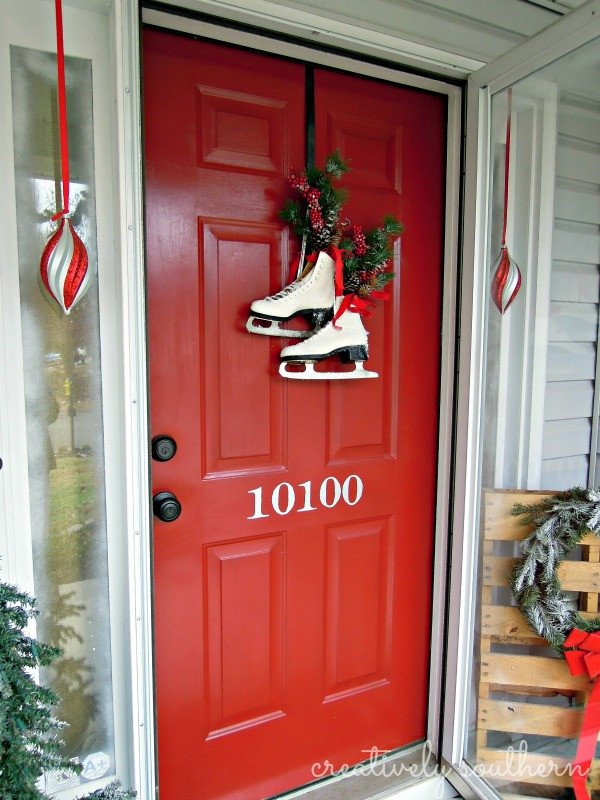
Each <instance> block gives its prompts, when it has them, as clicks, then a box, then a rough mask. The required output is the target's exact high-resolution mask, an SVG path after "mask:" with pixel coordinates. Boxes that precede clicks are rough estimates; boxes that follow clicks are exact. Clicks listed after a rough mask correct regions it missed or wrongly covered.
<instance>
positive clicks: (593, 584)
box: [477, 491, 600, 800]
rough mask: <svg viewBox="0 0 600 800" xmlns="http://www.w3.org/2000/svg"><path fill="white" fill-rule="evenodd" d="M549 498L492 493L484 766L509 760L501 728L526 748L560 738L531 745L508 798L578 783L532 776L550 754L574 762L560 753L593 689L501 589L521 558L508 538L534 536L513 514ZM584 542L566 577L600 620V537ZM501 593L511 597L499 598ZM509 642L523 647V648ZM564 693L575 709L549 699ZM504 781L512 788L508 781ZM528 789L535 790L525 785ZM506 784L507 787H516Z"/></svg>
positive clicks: (482, 696) (481, 711)
mask: <svg viewBox="0 0 600 800" xmlns="http://www.w3.org/2000/svg"><path fill="white" fill-rule="evenodd" d="M545 496H548V493H543V492H505V491H485V492H484V501H483V502H484V507H483V519H484V539H483V560H482V577H483V586H482V597H481V632H480V633H481V636H480V639H481V659H480V674H479V681H478V709H477V763H478V764H482V765H488V766H489V765H500V766H502V765H504V764H505V763H506V754H505V752H504V750H503V747H505V746H506V744H503V745H500V746H498V747H494V746H493V744H492V742H491V741H490V740H491V739H493V738H494V737H496V738H498V737H497V732H503V733H505V734H506V735H507V737H506V738H509V737H510V738H512V739H514V740H515V741H514V742H513V746H514V747H518V743H519V741H520V740H525V741H527V740H528V737H532V736H539V735H543V736H547V737H554V739H555V742H552V743H551V744H550V746H548V747H545V749H544V753H540V752H539V751H538V752H532V751H531V749H530V750H529V752H528V753H527V755H526V756H525V757H523V758H520V759H519V762H520V763H521V764H523V765H524V766H525V768H526V769H525V770H524V771H523V773H525V774H523V773H522V774H521V777H519V779H518V784H519V787H520V788H519V789H512V791H513V794H510V793H507V794H506V795H505V797H506V798H507V800H509V798H511V797H519V796H534V797H547V796H552V797H556V796H557V795H556V793H555V792H556V789H555V790H554V793H553V791H552V790H551V789H550V788H549V787H556V788H558V787H570V786H571V785H572V784H571V777H570V775H568V774H565V775H562V776H561V775H557V774H555V772H554V771H552V772H551V774H549V775H547V776H545V777H544V778H540V777H538V776H536V775H535V774H532V773H535V771H536V768H537V767H543V766H548V764H549V761H550V759H552V762H553V763H554V764H556V765H557V766H558V768H560V767H565V766H567V765H568V759H566V758H564V757H561V756H560V752H561V747H560V745H561V742H562V743H563V744H564V741H565V739H574V738H575V739H576V738H577V736H578V734H579V729H580V726H581V719H582V710H581V703H583V701H584V700H585V699H586V692H588V691H589V689H590V682H589V680H588V679H587V678H585V677H577V678H574V677H572V676H571V674H570V672H569V669H568V667H567V664H566V661H565V660H564V659H562V658H557V657H556V656H554V655H553V654H551V653H550V654H549V653H548V646H547V644H546V642H545V641H544V640H543V639H541V638H540V637H538V636H537V635H536V634H535V633H534V632H533V631H532V630H531V629H530V628H529V626H528V624H527V622H526V621H525V619H524V618H523V616H522V614H521V612H520V611H519V610H518V609H517V608H514V607H511V606H510V605H509V602H510V601H509V599H508V598H509V595H508V593H507V592H503V593H499V592H498V591H496V590H497V589H506V588H507V587H508V575H509V573H510V570H511V569H512V567H513V565H514V563H515V561H516V558H513V557H510V556H509V555H507V554H506V550H507V549H508V548H507V546H506V544H504V545H503V544H502V543H506V542H509V543H514V542H516V541H519V540H521V539H523V538H524V537H525V535H526V534H527V529H526V528H524V527H523V525H522V524H521V521H520V518H519V517H514V516H512V515H511V513H510V510H511V508H512V507H513V505H514V504H515V503H525V504H528V503H536V502H538V501H539V500H541V499H542V498H543V497H545ZM582 545H583V546H582V559H581V560H580V561H569V562H568V563H566V562H565V563H563V564H562V565H561V567H560V570H559V575H560V580H561V582H562V585H563V587H564V588H565V589H566V590H569V591H576V592H579V593H580V598H581V599H580V609H581V611H582V616H590V617H595V616H597V615H598V597H599V594H600V540H598V538H597V537H595V536H593V535H591V534H590V535H589V536H587V537H586V538H585V539H584V540H583V543H582ZM499 594H505V595H506V597H505V598H502V601H499V600H498V599H497V598H498V595H499ZM504 645H519V646H520V647H519V648H517V649H516V650H515V648H507V647H503V646H504ZM559 696H562V697H565V698H569V701H570V703H571V704H572V706H573V707H570V706H566V705H563V706H562V707H561V706H557V705H551V704H550V705H549V704H548V700H547V698H549V697H559ZM544 700H545V702H544ZM575 705H577V706H578V707H574V706H575ZM547 741H551V740H547ZM554 744H555V745H556V747H554ZM554 753H558V754H559V755H555V754H554ZM513 780H515V779H513ZM494 782H495V781H494ZM503 783H504V785H506V779H505V780H504V781H503ZM524 786H529V787H530V788H529V789H527V790H525V789H524V788H523V787H524ZM588 786H589V789H590V791H591V790H598V789H600V759H597V760H596V761H594V763H593V766H592V772H591V781H590V783H589V784H588ZM506 788H507V792H510V791H511V789H510V788H509V787H508V786H506ZM546 789H547V791H546ZM518 792H521V794H520V795H519V794H518ZM530 792H531V794H530Z"/></svg>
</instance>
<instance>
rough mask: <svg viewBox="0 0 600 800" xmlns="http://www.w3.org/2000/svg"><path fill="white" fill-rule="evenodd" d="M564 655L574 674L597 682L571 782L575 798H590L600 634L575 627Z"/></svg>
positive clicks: (598, 714) (599, 697) (597, 728)
mask: <svg viewBox="0 0 600 800" xmlns="http://www.w3.org/2000/svg"><path fill="white" fill-rule="evenodd" d="M564 647H565V648H575V649H572V650H571V649H565V651H564V653H565V658H566V660H567V664H568V665H569V670H570V672H571V675H574V676H575V675H588V677H589V678H590V679H592V680H593V681H594V685H593V687H592V691H591V693H590V696H589V698H588V701H587V705H586V707H585V711H584V714H583V722H582V725H581V731H580V733H579V740H578V742H577V753H576V754H575V761H574V762H573V765H572V781H573V789H574V791H575V798H576V800H590V795H589V793H588V790H587V786H586V780H587V776H588V774H589V771H590V768H591V766H592V761H593V759H594V754H595V752H596V742H597V741H598V734H599V733H600V681H599V680H597V677H598V675H600V633H586V632H585V631H582V630H579V628H573V630H572V631H571V633H570V634H569V635H568V636H567V638H566V639H565V643H564Z"/></svg>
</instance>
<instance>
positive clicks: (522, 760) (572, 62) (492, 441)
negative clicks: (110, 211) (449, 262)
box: [467, 40, 600, 798]
mask: <svg viewBox="0 0 600 800" xmlns="http://www.w3.org/2000/svg"><path fill="white" fill-rule="evenodd" d="M598 53H599V48H598V41H597V40H596V41H594V42H591V43H589V44H588V45H586V46H585V47H582V48H579V49H578V50H576V51H575V52H573V53H572V54H570V55H569V56H567V57H565V58H562V59H560V60H557V61H556V62H554V63H553V64H551V65H550V66H548V67H546V68H544V69H543V70H540V71H539V72H537V73H536V74H534V75H532V76H531V77H529V78H527V79H526V80H523V81H520V82H518V83H516V84H514V85H513V86H512V87H510V90H507V91H503V92H499V93H498V94H495V95H493V96H492V103H491V125H490V155H491V166H490V174H489V178H488V179H489V186H490V194H489V196H490V202H489V222H490V224H489V231H490V240H489V243H488V244H489V248H488V259H487V260H488V276H487V283H488V286H489V287H491V285H492V278H493V273H494V269H495V262H496V259H497V257H498V255H499V253H500V248H501V237H502V228H503V218H504V209H505V185H504V178H505V163H506V161H505V152H506V149H505V145H506V133H507V118H508V114H509V102H510V109H511V110H510V122H511V147H510V157H509V164H510V172H509V178H510V179H509V190H508V197H507V198H506V202H507V206H506V208H507V214H506V219H507V245H508V250H509V252H510V254H511V255H512V257H513V258H514V260H515V261H516V263H517V264H518V266H519V268H520V271H521V274H522V278H523V284H522V287H521V289H520V292H519V294H518V295H517V297H516V299H515V300H514V302H513V304H512V305H511V306H510V307H509V309H508V311H506V313H505V314H503V315H501V314H500V313H499V312H498V310H497V309H496V307H495V305H494V304H493V303H492V301H491V299H490V300H489V301H488V308H487V309H486V359H485V398H484V408H483V411H484V413H483V417H484V431H483V436H482V440H481V448H482V453H481V456H482V479H481V485H480V487H479V488H480V490H481V501H482V502H481V508H482V512H481V513H482V517H481V527H480V537H481V546H480V563H479V578H478V586H477V592H476V596H477V598H478V611H477V620H478V626H477V629H476V631H475V636H474V640H475V652H474V654H473V664H474V669H473V681H472V693H471V701H470V705H471V713H470V721H471V724H470V731H469V740H468V744H467V749H468V760H469V762H470V763H471V764H472V765H477V768H478V769H479V770H480V771H481V773H482V774H483V775H484V777H486V778H487V780H488V781H489V782H490V784H491V785H492V786H494V787H495V788H496V789H497V790H498V793H499V794H502V795H503V796H504V795H506V797H510V796H518V797H530V796H531V797H545V798H554V797H560V798H566V797H573V794H572V787H571V779H570V776H569V774H568V772H567V773H565V772H564V771H563V772H562V773H561V768H562V767H564V766H568V765H569V764H570V763H571V762H572V760H573V758H574V755H575V750H576V745H577V736H578V732H579V726H580V723H581V708H582V703H583V700H584V696H583V693H582V692H578V691H576V690H575V689H574V688H573V687H572V686H571V684H570V682H569V681H570V675H569V671H568V668H567V666H566V663H565V661H564V658H563V657H562V655H560V654H558V653H557V652H556V651H553V650H551V649H550V648H549V647H548V646H547V643H546V642H545V641H544V640H543V639H541V638H539V637H537V636H536V635H535V634H534V633H533V632H532V630H531V629H530V628H529V627H528V626H527V623H526V622H525V620H524V618H523V617H522V616H521V615H520V612H519V610H518V609H517V608H515V607H514V602H513V601H512V600H511V595H510V592H509V590H508V576H509V574H510V571H511V569H512V566H513V564H514V559H515V557H517V556H519V555H520V553H521V551H520V550H519V547H518V544H519V541H520V540H522V539H523V538H524V537H525V535H526V533H527V529H526V528H522V529H521V528H520V527H519V525H518V523H516V522H515V518H514V517H513V516H511V514H510V511H511V508H512V507H513V505H514V503H515V502H516V501H517V500H520V501H521V502H524V503H535V502H537V501H538V500H539V499H540V497H539V491H540V490H546V493H549V494H554V493H555V492H556V491H558V490H560V489H567V488H572V487H575V486H586V485H589V486H592V485H594V484H596V483H597V478H598V474H599V473H598V470H597V466H596V465H597V461H598V459H597V452H598V424H597V423H598V408H599V398H600V380H599V379H598V310H599V304H600V80H599V77H600V73H599V63H600V61H599V58H598ZM509 97H510V99H509ZM535 491H538V494H535V493H534V492H535ZM588 549H589V548H588ZM589 557H590V554H589V553H587V552H586V551H585V549H583V551H582V549H581V548H579V549H577V550H576V551H575V552H574V553H572V554H571V556H570V558H572V559H576V560H582V559H583V560H585V559H586V558H589ZM592 560H593V556H592ZM596 560H597V559H596ZM572 588H573V589H576V588H577V587H576V586H575V585H573V587H572ZM573 596H574V598H575V599H576V601H577V602H579V603H580V608H581V609H583V610H585V611H591V612H592V613H595V614H597V613H598V594H589V593H588V594H585V595H584V594H580V593H579V592H574V595H573ZM557 676H558V677H557ZM511 750H512V751H513V754H512V755H511ZM595 788H600V785H598V784H596V785H595Z"/></svg>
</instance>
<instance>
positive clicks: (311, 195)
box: [306, 189, 325, 231]
mask: <svg viewBox="0 0 600 800" xmlns="http://www.w3.org/2000/svg"><path fill="white" fill-rule="evenodd" d="M320 196H321V192H320V191H319V190H318V189H309V191H308V192H307V194H306V200H307V202H308V218H309V219H310V224H311V226H312V227H313V228H314V229H315V230H316V231H320V230H322V229H323V227H324V225H325V222H324V221H323V212H322V210H321V205H320V203H319V197H320Z"/></svg>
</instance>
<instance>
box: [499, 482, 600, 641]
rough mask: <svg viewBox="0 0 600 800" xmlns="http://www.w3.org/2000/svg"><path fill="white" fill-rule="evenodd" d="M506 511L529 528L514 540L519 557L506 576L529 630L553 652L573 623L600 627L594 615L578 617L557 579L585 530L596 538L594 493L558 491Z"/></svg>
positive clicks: (599, 529)
mask: <svg viewBox="0 0 600 800" xmlns="http://www.w3.org/2000/svg"><path fill="white" fill-rule="evenodd" d="M511 513H512V514H514V515H517V516H522V517H523V519H522V524H523V525H527V526H529V527H533V531H532V533H530V534H529V536H527V537H526V538H525V539H524V540H523V542H521V544H520V548H521V550H522V551H523V557H522V558H521V559H520V560H519V561H518V563H517V564H516V566H515V568H514V570H513V573H512V575H511V577H510V586H511V590H512V593H513V597H514V599H515V600H516V602H517V603H518V605H519V608H520V609H521V612H522V613H523V615H524V616H525V619H526V620H527V621H528V623H529V625H530V626H531V627H532V628H533V630H534V631H535V632H536V633H537V634H538V635H539V636H541V637H542V638H544V639H546V641H547V642H548V643H549V644H550V645H551V646H552V647H554V648H555V649H557V650H558V651H559V652H562V645H563V642H564V640H565V639H566V637H567V636H568V634H569V632H570V631H571V630H572V629H573V628H580V629H581V630H583V631H587V632H592V631H598V630H600V617H596V618H595V619H591V620H589V619H587V620H586V619H584V618H583V617H581V616H580V615H579V613H578V610H577V606H576V602H575V599H574V597H573V595H570V594H568V593H567V592H565V590H564V589H563V588H562V586H561V584H560V581H559V579H558V568H559V566H560V564H561V562H562V561H563V560H564V559H565V558H566V557H567V556H568V554H569V553H570V552H572V550H573V549H574V548H575V547H577V545H578V544H579V543H580V542H581V540H582V539H583V537H584V536H585V535H586V534H588V533H590V532H591V533H593V534H594V535H596V536H598V537H600V492H599V491H596V490H588V489H582V488H575V489H569V490H567V491H564V492H558V493H557V494H555V495H553V496H552V497H546V498H544V499H543V500H541V501H540V502H539V503H534V504H531V505H523V504H516V505H515V506H513V508H512V510H511Z"/></svg>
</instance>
